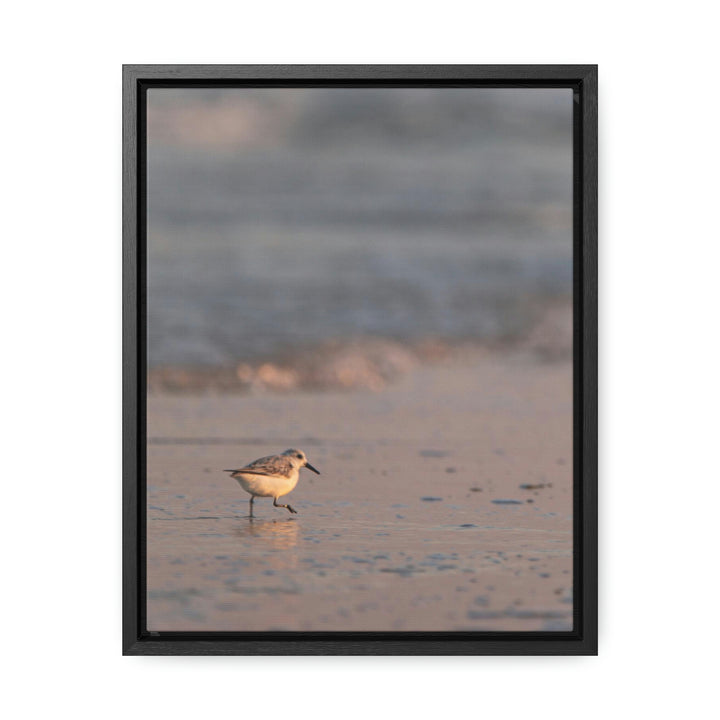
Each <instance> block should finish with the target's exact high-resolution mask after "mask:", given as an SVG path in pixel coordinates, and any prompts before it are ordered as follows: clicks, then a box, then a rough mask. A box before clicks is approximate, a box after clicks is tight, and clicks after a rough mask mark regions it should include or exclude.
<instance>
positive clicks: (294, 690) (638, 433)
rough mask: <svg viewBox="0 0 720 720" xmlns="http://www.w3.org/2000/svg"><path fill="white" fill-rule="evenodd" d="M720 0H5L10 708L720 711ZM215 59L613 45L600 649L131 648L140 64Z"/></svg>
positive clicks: (360, 712)
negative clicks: (131, 247) (134, 130)
mask: <svg viewBox="0 0 720 720" xmlns="http://www.w3.org/2000/svg"><path fill="white" fill-rule="evenodd" d="M711 8H712V5H711V3H707V2H701V1H699V0H688V1H687V2H684V3H682V4H676V3H673V4H669V3H667V4H666V3H656V2H647V1H640V2H634V3H629V2H622V3H620V2H606V3H603V4H597V3H579V2H577V0H569V1H567V2H559V1H557V0H549V1H548V2H544V3H537V2H531V1H530V0H521V1H520V2H513V3H507V4H503V3H499V2H496V3H491V4H488V3H485V4H480V3H477V2H467V3H463V2H453V1H449V2H445V3H441V4H438V3H428V2H396V3H388V2H387V0H385V2H382V1H378V0H370V1H366V2H363V3H355V4H353V5H347V4H342V3H337V2H329V1H325V2H304V3H290V2H280V3H268V4H266V5H263V4H261V3H252V4H250V5H249V4H245V3H237V2H218V1H216V0H207V1H206V2H204V3H201V4H198V3H187V2H182V1H178V0H176V2H172V3H171V2H167V1H165V0H162V1H158V2H147V1H146V2H137V1H136V0H127V1H126V2H124V3H113V4H105V5H103V4H99V3H91V2H78V1H74V2H73V1H72V0H70V1H69V2H66V3H49V2H43V1H42V0H41V1H40V2H39V3H34V4H29V3H26V4H22V5H21V4H20V3H14V4H12V5H9V6H8V7H6V8H5V10H4V13H3V24H4V32H3V47H2V49H1V52H2V60H3V64H2V67H3V71H4V72H3V93H2V95H3V111H2V114H1V117H0V121H1V122H2V126H3V130H2V135H1V136H0V137H2V141H3V142H2V151H1V154H0V157H1V158H2V170H3V172H2V176H1V177H2V180H3V184H4V191H3V199H4V200H5V201H6V202H5V203H3V204H4V212H3V216H2V217H3V222H2V225H1V226H0V227H1V229H2V233H1V234H2V236H3V239H4V242H3V244H2V259H3V262H2V282H0V292H2V308H3V339H4V341H5V342H4V343H3V345H4V350H3V352H2V354H1V355H0V358H1V361H2V375H1V376H0V378H1V379H2V382H3V392H2V398H3V402H2V404H3V407H4V409H5V413H4V415H5V426H4V433H3V435H4V438H3V439H4V441H5V442H4V443H3V445H4V448H5V449H4V451H3V453H2V459H3V463H2V466H1V467H2V468H3V473H2V481H3V484H2V487H3V493H2V498H3V505H2V509H3V512H2V519H1V521H0V531H1V532H2V550H3V556H4V559H3V561H2V580H3V582H2V587H3V589H2V591H1V592H0V598H1V601H2V604H3V613H2V621H1V622H0V638H1V639H2V649H3V655H4V658H5V661H6V663H7V665H6V668H5V671H4V680H5V683H4V684H5V686H6V690H5V692H4V694H3V700H4V702H3V703H2V704H3V706H6V707H9V708H11V711H10V714H9V715H8V717H29V718H35V717H47V716H48V715H50V714H52V715H53V716H72V717H77V718H97V717H119V716H121V715H122V716H126V717H133V718H154V717H172V718H198V717H204V718H208V717H216V718H227V717H238V716H248V715H254V714H256V715H258V716H260V714H261V713H262V716H263V717H264V716H266V715H269V716H270V717H274V716H275V715H277V716H279V715H280V714H283V715H284V714H292V715H293V716H295V717H312V718H315V717H322V718H325V717H333V718H335V717H342V718H350V719H352V718H365V717H367V716H368V715H369V714H372V715H373V716H375V717H393V716H395V715H396V714H402V715H404V716H408V717H409V716H418V717H453V716H457V715H459V714H461V713H462V715H463V716H467V717H493V718H497V717H501V718H528V717H529V718H553V719H557V718H570V717H576V716H577V715H578V714H582V715H583V716H584V717H586V718H605V717H607V716H609V715H612V716H614V717H621V718H624V717H634V716H643V717H646V716H647V717H658V716H664V715H666V714H667V715H673V716H678V715H679V714H680V713H682V716H685V717H705V716H707V714H708V712H711V708H712V707H713V706H715V707H717V703H716V696H715V693H714V692H713V688H712V686H711V682H712V681H714V680H715V676H716V674H717V673H716V672H714V670H715V671H716V669H717V664H716V652H717V651H716V648H717V642H718V631H717V619H716V615H717V612H718V611H717V605H718V593H717V590H716V574H717V566H718V559H719V557H720V551H719V550H718V542H717V532H716V529H717V525H718V507H719V506H718V500H719V496H718V483H719V482H720V472H718V451H717V435H718V419H717V410H718V403H719V401H720V397H719V396H718V395H719V393H718V382H717V366H718V360H719V358H718V339H717V337H718V332H717V325H718V323H717V320H716V315H717V311H718V306H719V303H718V290H717V285H718V280H717V268H718V261H719V260H720V253H719V251H718V244H719V242H718V241H720V235H719V233H718V223H717V207H718V203H717V193H718V180H717V177H718V162H719V160H720V158H719V157H718V141H717V124H718V118H717V88H716V77H715V75H716V71H717V49H716V48H717V39H716V37H715V34H714V33H715V30H716V27H717V25H716V22H714V21H713V18H712V16H711ZM195 62H203V63H249V62H253V63H263V62H272V63H299V62H308V63H334V62H342V63H490V62H495V63H599V65H600V108H601V121H600V142H601V164H600V167H601V182H600V191H601V192H600V202H601V213H600V218H601V223H600V237H601V253H600V261H601V262H600V266H601V308H600V328H601V338H600V342H601V351H600V366H601V372H600V376H601V377H600V379H601V396H600V400H601V423H600V443H601V451H600V458H601V467H600V470H601V473H600V475H601V508H600V509H601V517H602V519H601V577H600V582H601V593H600V600H601V620H600V656H599V657H597V658H579V659H578V658H574V659H573V658H545V659H541V658H414V659H408V658H364V659H338V658H313V659H310V658H261V659H258V658H206V659H201V658H165V659H163V658H147V659H143V658H123V657H121V655H120V550H121V548H120V478H121V475H120V472H121V467H120V432H121V424H120V370H121V368H120V268H121V255H120V182H121V177H120V167H121V162H120V158H121V156H120V149H121V148H120V107H121V95H120V93H121V76H120V68H121V64H122V63H195ZM8 461H9V462H8ZM713 665H715V667H713Z"/></svg>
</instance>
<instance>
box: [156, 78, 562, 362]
mask: <svg viewBox="0 0 720 720" xmlns="http://www.w3.org/2000/svg"><path fill="white" fill-rule="evenodd" d="M571 113H572V98H571V95H570V91H569V90H529V89H528V90H486V89H483V90H477V89H476V90H471V89H462V90H459V89H458V90H447V89H412V90H408V89H383V90H378V89H372V90H371V89H363V90H356V89H353V90H343V89H331V90H328V89H302V90H301V89H293V90H286V89H283V90H279V89H272V90H269V89H262V90H260V89H256V90H223V91H221V90H170V89H168V90H164V89H163V90H159V89H158V90H155V89H154V90H152V91H150V95H149V99H148V301H149V302H148V347H149V365H150V367H151V368H157V367H160V366H162V367H165V368H167V367H172V366H195V367H202V366H205V367H208V368H212V367H215V368H217V367H225V368H230V367H232V368H235V367H236V366H238V363H240V364H242V363H243V362H247V363H249V364H250V366H252V367H255V365H257V363H261V362H263V361H266V360H267V359H268V358H278V357H280V356H282V355H283V354H287V353H291V354H292V352H293V350H294V349H297V348H303V347H306V346H312V345H322V346H324V347H326V346H327V343H331V344H332V343H336V342H348V341H352V340H353V339H354V338H355V339H356V338H362V337H371V338H376V339H381V340H384V341H388V342H398V343H401V344H404V345H408V344H412V343H418V342H421V341H423V339H427V338H437V339H440V340H441V341H442V342H446V343H449V344H453V343H457V342H461V341H462V342H465V341H483V342H485V341H502V340H504V339H508V338H518V337H523V336H526V335H527V334H528V333H529V332H531V329H532V328H533V327H535V324H536V321H537V315H538V308H542V307H545V306H546V305H548V303H554V302H556V301H558V300H565V301H567V300H568V299H569V298H570V296H571V287H572V212H571V198H572V195H571V187H572V114H571Z"/></svg>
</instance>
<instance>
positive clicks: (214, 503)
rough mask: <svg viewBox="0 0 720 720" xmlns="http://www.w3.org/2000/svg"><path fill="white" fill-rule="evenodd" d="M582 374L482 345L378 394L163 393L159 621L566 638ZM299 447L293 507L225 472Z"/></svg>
mask: <svg viewBox="0 0 720 720" xmlns="http://www.w3.org/2000/svg"><path fill="white" fill-rule="evenodd" d="M571 377H572V368H571V365H570V363H569V362H554V363H541V362H537V361H536V360H533V359H531V358H529V357H527V356H522V355H488V354H479V355H478V356H477V357H475V358H465V359H464V360H463V361H462V362H460V361H455V362H453V363H449V364H446V365H435V366H420V367H417V368H415V369H414V370H413V371H412V372H411V373H409V374H408V375H407V376H405V377H404V378H402V379H401V380H399V381H398V382H397V383H395V384H393V385H390V386H388V387H387V388H386V389H385V390H383V391H381V392H369V391H357V392H345V393H343V392H326V393H322V392H317V393H291V394H262V395H235V396H231V395H228V396H211V395H207V396H172V395H152V396H150V397H149V399H148V453H147V463H148V511H147V519H148V521H147V539H148V544H147V547H148V558H147V590H148V604H147V620H148V629H149V630H151V631H180V630H207V631H260V630H289V631H297V630H299V631H308V630H317V631H340V630H364V631H373V630H375V631H387V630H425V631H432V630H435V631H439V630H452V631H456V630H491V631H498V630H501V631H502V630H513V631H516V630H570V629H571V628H572V389H571V385H572V384H571ZM288 447H299V448H301V449H303V450H304V451H305V452H306V454H307V456H308V459H309V460H310V462H311V463H312V464H313V465H314V466H315V467H317V468H318V469H319V470H320V472H321V473H322V474H321V475H320V476H316V475H314V474H313V473H311V472H308V471H307V470H304V471H302V473H301V478H300V482H299V484H298V486H297V488H296V489H295V490H294V491H293V492H292V493H291V494H290V495H289V496H287V499H285V500H284V501H282V502H290V503H291V504H292V505H293V506H294V507H295V508H296V509H297V510H298V514H297V515H290V514H289V513H288V512H287V511H286V510H284V509H278V508H274V507H272V500H271V499H268V498H260V499H258V500H256V502H255V517H254V518H253V519H250V518H249V517H248V500H249V496H248V495H247V494H246V493H245V492H244V491H243V490H242V489H241V488H240V486H239V485H238V484H237V483H236V482H235V481H233V480H231V479H230V478H229V477H228V476H227V475H226V474H225V473H223V472H221V471H222V469H223V468H226V467H238V466H240V465H243V464H245V463H246V462H249V461H251V460H253V459H255V458H257V457H260V456H262V455H267V454H272V453H277V452H281V451H283V450H285V449H286V448H288Z"/></svg>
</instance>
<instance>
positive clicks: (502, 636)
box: [122, 65, 598, 655]
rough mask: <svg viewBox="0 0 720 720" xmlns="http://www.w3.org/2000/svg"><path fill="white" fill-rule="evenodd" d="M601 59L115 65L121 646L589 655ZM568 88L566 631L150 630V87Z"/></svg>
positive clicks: (185, 650) (173, 650)
mask: <svg viewBox="0 0 720 720" xmlns="http://www.w3.org/2000/svg"><path fill="white" fill-rule="evenodd" d="M597 77H598V76H597V66H596V65H126V66H124V67H123V639H122V646H123V654H125V655H251V654H256V655H595V654H597V572H598V561H597V551H598V534H597V532H598V518H597V510H598V502H597V379H598V376H597V331H598V324H597V289H598V280H597V160H598V152H597V100H598V93H597ZM191 86H196V87H198V86H200V87H303V86H305V87H323V86H340V87H368V86H396V87H412V86H419V87H432V86H434V87H567V88H571V89H572V90H573V93H574V100H575V110H574V180H573V208H574V209H573V228H574V229H573V232H574V250H573V256H574V261H573V262H574V272H573V296H574V419H573V426H574V468H573V470H574V475H573V477H574V496H573V497H574V507H573V511H574V519H573V524H574V527H573V531H574V532H573V538H574V573H573V581H574V591H575V592H574V603H575V605H574V629H573V630H572V631H571V632H377V633H365V632H347V633H342V632H318V633H304V632H283V633H262V632H261V633H252V632H240V633H198V632H187V633H169V632H163V633H155V632H153V633H150V632H147V631H146V629H145V623H144V620H145V575H144V569H145V550H146V546H145V532H144V528H145V503H144V502H143V499H144V497H145V390H146V388H145V373H146V367H145V310H146V297H145V220H146V218H145V187H144V183H145V157H144V140H145V124H144V121H145V93H146V90H147V89H148V88H150V87H191Z"/></svg>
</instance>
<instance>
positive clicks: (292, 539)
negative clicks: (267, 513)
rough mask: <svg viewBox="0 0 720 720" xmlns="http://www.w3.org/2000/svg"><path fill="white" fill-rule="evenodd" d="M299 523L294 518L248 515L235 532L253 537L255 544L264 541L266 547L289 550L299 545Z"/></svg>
mask: <svg viewBox="0 0 720 720" xmlns="http://www.w3.org/2000/svg"><path fill="white" fill-rule="evenodd" d="M299 532H300V527H299V524H298V523H297V522H296V521H295V520H294V519H293V518H288V519H287V520H263V519H259V518H253V517H248V518H247V522H245V523H243V524H242V525H241V526H240V527H239V528H238V529H237V530H236V531H235V534H236V535H237V536H238V537H241V538H252V541H253V544H255V543H256V542H257V543H262V544H263V545H264V546H265V547H266V548H272V549H274V550H289V549H291V548H294V547H295V546H296V545H297V541H298V533H299Z"/></svg>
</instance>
